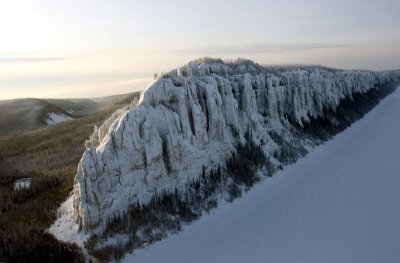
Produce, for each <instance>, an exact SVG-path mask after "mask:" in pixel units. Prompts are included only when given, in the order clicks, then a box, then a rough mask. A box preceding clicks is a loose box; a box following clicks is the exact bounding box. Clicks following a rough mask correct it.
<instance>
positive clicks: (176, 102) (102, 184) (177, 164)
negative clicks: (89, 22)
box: [73, 59, 400, 230]
mask: <svg viewBox="0 0 400 263" xmlns="http://www.w3.org/2000/svg"><path fill="white" fill-rule="evenodd" d="M399 79H400V72H398V71H384V72H371V71H342V70H333V69H327V68H322V67H299V68H287V69H282V68H281V69H278V68H265V67H262V66H260V65H258V64H256V63H253V62H251V61H248V60H239V61H235V62H223V61H222V60H218V59H200V60H196V61H193V62H190V63H189V64H187V65H185V66H183V67H181V68H178V69H176V70H172V71H170V72H169V73H166V74H163V75H162V76H160V77H159V78H158V79H156V80H155V81H154V82H153V83H152V84H151V85H150V86H149V87H148V88H147V89H146V90H145V91H144V92H143V93H142V95H141V98H140V101H139V104H138V105H137V107H134V108H125V109H121V110H119V111H117V112H115V113H114V114H113V115H112V116H111V117H110V118H109V119H108V120H106V121H105V122H104V124H103V125H102V126H100V127H99V128H97V129H96V130H95V132H94V133H93V135H92V136H91V138H90V141H89V142H88V143H87V149H86V151H85V153H84V154H83V157H82V159H81V161H80V163H79V167H78V172H77V175H76V178H75V184H74V197H73V202H74V210H75V219H76V221H77V222H78V223H79V224H81V225H82V226H83V227H84V228H85V229H86V230H92V229H95V228H98V227H100V228H101V226H103V225H104V224H105V222H106V219H107V218H110V217H112V216H113V215H114V214H115V213H119V212H120V211H123V210H124V209H126V208H127V207H128V206H129V204H132V203H135V202H140V203H146V202H148V201H149V200H150V198H151V197H152V196H153V194H154V193H155V192H157V191H160V190H162V189H165V190H167V191H169V190H173V189H174V188H175V187H176V188H177V189H183V188H184V187H185V185H186V184H187V182H188V181H189V180H191V179H193V178H197V177H198V176H199V175H200V174H201V172H202V169H203V166H204V167H206V169H207V170H210V169H215V168H217V167H218V166H219V165H222V166H223V165H224V164H225V160H226V159H227V158H228V157H229V156H230V155H231V154H232V153H233V152H234V151H235V147H236V146H237V144H238V143H239V142H243V141H244V140H245V139H244V135H245V133H246V132H247V131H251V133H252V138H253V140H254V142H255V143H256V144H257V145H260V146H261V148H262V151H263V152H264V154H265V155H266V156H267V157H268V158H269V160H270V161H271V163H272V164H273V165H275V166H279V165H280V164H281V161H280V160H278V159H277V158H276V153H277V152H279V151H280V150H281V145H280V144H279V143H277V140H274V139H273V138H271V132H273V133H274V134H279V135H281V136H283V137H285V136H288V137H290V138H293V139H294V140H295V139H296V138H295V137H293V135H291V134H290V132H289V131H290V129H291V127H293V126H296V127H303V126H304V125H305V124H307V123H309V122H310V121H312V120H314V119H317V118H319V117H323V116H324V114H325V112H327V111H335V109H336V108H337V107H338V105H339V104H340V102H341V101H343V100H344V99H347V100H349V99H350V100H351V99H352V97H353V96H354V95H356V94H364V93H366V92H368V91H370V90H371V89H377V88H379V87H380V86H381V85H383V84H385V83H388V82H392V81H397V80H399ZM299 140H300V139H299ZM300 144H303V145H305V144H306V142H300Z"/></svg>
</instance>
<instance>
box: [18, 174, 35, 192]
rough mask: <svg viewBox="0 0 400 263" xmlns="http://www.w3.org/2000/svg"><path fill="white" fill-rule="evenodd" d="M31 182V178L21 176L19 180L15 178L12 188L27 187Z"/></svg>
mask: <svg viewBox="0 0 400 263" xmlns="http://www.w3.org/2000/svg"><path fill="white" fill-rule="evenodd" d="M31 183H32V178H30V177H27V178H22V179H19V180H16V181H15V183H14V189H15V190H17V189H21V188H29V187H30V186H31Z"/></svg>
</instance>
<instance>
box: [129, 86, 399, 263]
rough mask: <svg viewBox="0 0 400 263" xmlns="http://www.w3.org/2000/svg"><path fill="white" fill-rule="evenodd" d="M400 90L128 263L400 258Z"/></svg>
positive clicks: (370, 260)
mask: <svg viewBox="0 0 400 263" xmlns="http://www.w3.org/2000/svg"><path fill="white" fill-rule="evenodd" d="M399 116H400V89H397V90H396V91H395V92H394V93H393V94H391V95H389V96H388V97H387V98H386V99H385V100H383V101H382V102H381V103H380V104H379V105H378V106H377V107H376V108H375V109H373V110H372V111H371V112H370V113H368V114H367V115H366V116H365V117H364V118H363V119H362V120H360V121H358V122H356V123H355V124H353V126H352V127H350V128H349V129H347V130H345V131H344V132H343V133H341V134H339V135H337V136H336V137H335V138H334V139H333V140H331V141H329V142H328V143H326V144H325V145H322V146H320V147H318V148H316V149H315V150H314V151H312V153H311V154H309V155H308V156H307V157H306V158H304V159H301V160H299V161H298V162H297V163H296V164H294V165H292V166H289V167H286V168H285V169H284V170H283V171H281V172H279V173H278V174H276V175H275V176H274V177H273V178H272V179H267V180H266V181H264V182H263V183H261V184H259V185H257V186H256V187H255V188H253V189H252V190H251V191H250V192H249V193H248V194H246V195H245V196H244V197H242V198H240V199H238V200H236V201H235V202H234V203H233V205H224V206H221V207H220V208H218V209H217V210H216V211H215V212H214V213H213V214H211V215H207V216H204V217H202V218H201V219H200V220H199V221H197V222H194V223H193V224H191V225H189V226H187V227H186V229H185V230H184V231H183V232H181V233H180V234H179V235H174V236H171V237H169V238H168V239H166V240H163V241H161V242H158V243H156V244H154V245H153V246H151V247H150V248H148V249H146V250H141V251H138V252H136V254H134V255H129V256H127V257H126V258H125V262H137V263H139V262H192V263H194V262H209V263H210V262H307V263H309V262H400V176H399V171H400V161H399V159H400V137H399V134H400V117H399Z"/></svg>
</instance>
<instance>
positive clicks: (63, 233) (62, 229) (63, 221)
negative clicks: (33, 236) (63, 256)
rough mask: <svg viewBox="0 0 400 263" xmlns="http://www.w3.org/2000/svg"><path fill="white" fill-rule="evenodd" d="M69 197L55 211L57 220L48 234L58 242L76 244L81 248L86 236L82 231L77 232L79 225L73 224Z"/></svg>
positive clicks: (72, 211) (71, 205)
mask: <svg viewBox="0 0 400 263" xmlns="http://www.w3.org/2000/svg"><path fill="white" fill-rule="evenodd" d="M72 202H73V200H72V196H70V197H69V198H68V199H67V200H66V201H65V202H64V203H62V204H61V207H60V208H58V211H57V220H56V221H55V222H54V223H53V224H52V225H51V226H50V228H49V229H48V232H49V233H50V234H52V235H53V236H55V237H56V238H57V239H59V240H63V241H65V242H69V243H76V244H78V245H79V246H81V247H83V242H84V241H85V240H86V238H87V236H86V235H85V233H84V232H83V231H80V232H79V225H78V224H76V223H75V219H74V206H73V204H72Z"/></svg>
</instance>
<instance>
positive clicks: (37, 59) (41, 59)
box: [0, 57, 72, 63]
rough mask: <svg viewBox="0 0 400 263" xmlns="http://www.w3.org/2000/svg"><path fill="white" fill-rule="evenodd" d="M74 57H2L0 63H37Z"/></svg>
mask: <svg viewBox="0 0 400 263" xmlns="http://www.w3.org/2000/svg"><path fill="white" fill-rule="evenodd" d="M71 58H72V57H0V63H1V62H3V63H5V62H11V63H37V62H51V61H62V60H67V59H71Z"/></svg>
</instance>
